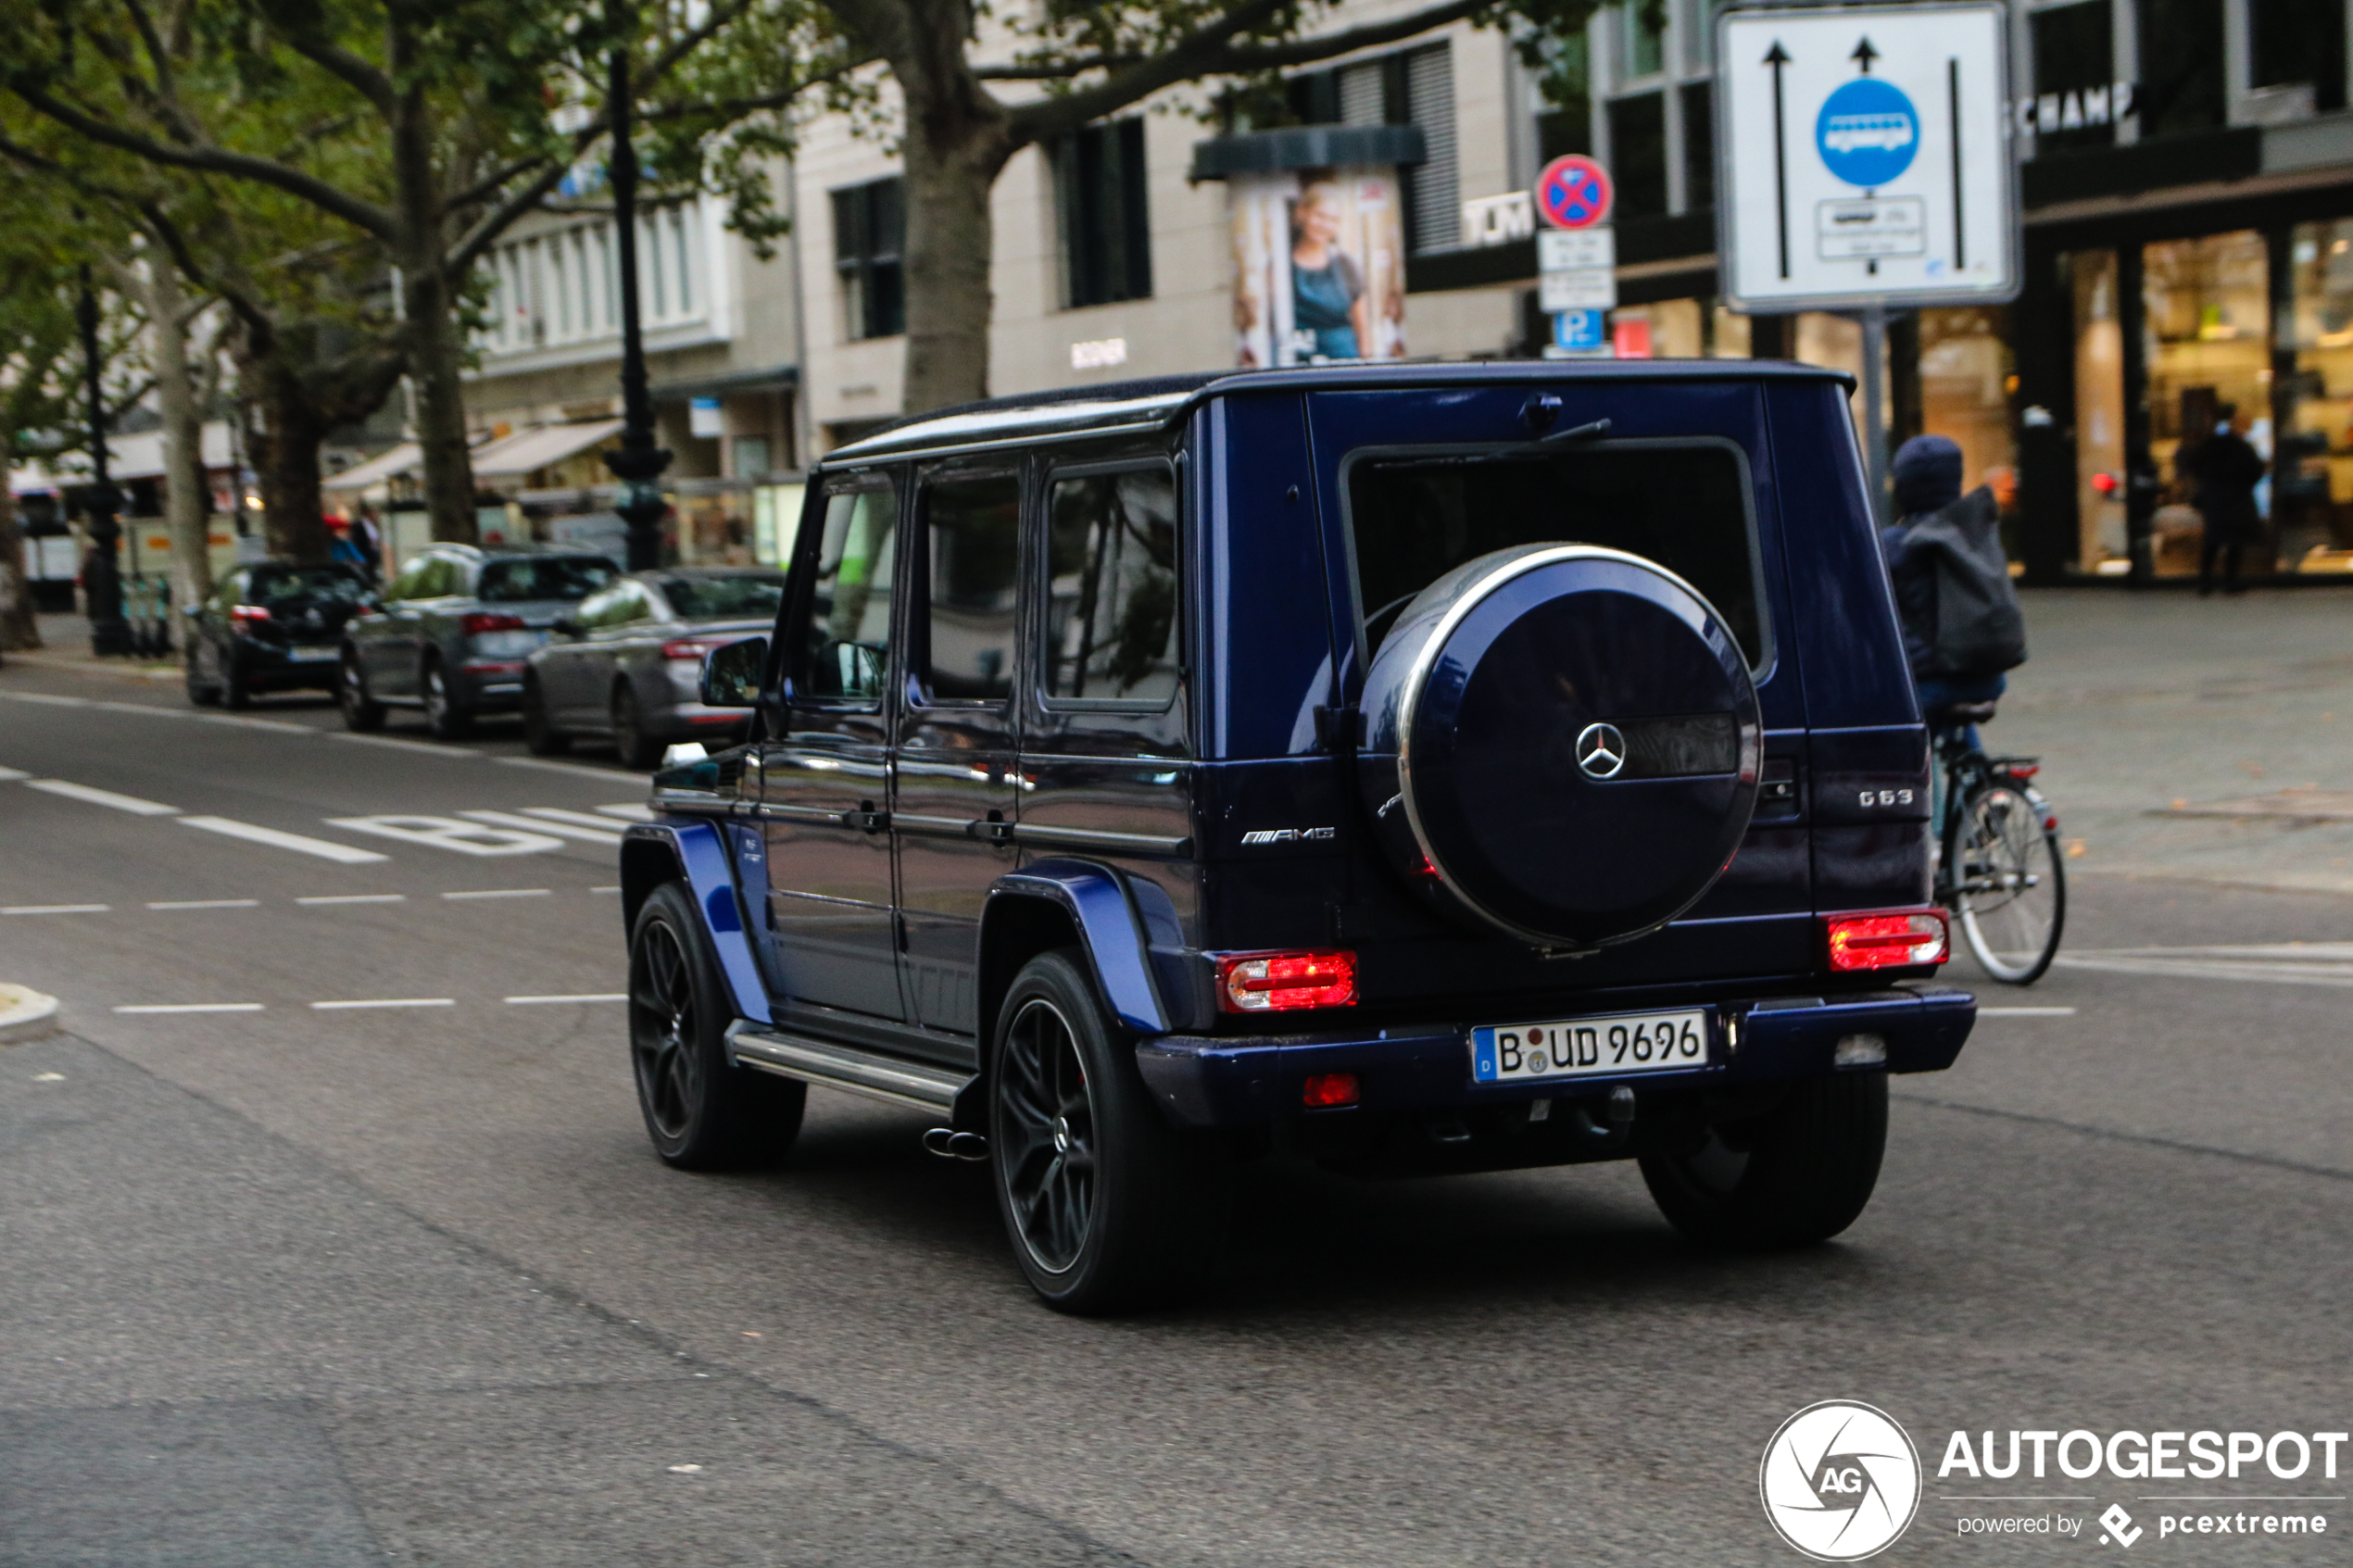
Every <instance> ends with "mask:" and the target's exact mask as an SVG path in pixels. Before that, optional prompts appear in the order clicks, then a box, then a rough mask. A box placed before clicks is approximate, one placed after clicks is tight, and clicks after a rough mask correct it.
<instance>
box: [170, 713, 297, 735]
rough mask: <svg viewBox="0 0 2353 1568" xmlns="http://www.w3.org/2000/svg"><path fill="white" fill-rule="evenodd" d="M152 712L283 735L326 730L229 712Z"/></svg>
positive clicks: (200, 722)
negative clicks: (270, 731) (239, 715)
mask: <svg viewBox="0 0 2353 1568" xmlns="http://www.w3.org/2000/svg"><path fill="white" fill-rule="evenodd" d="M147 711H148V712H150V713H165V714H170V717H172V718H174V719H181V718H187V719H193V720H195V721H196V722H197V723H199V724H227V725H230V726H232V727H233V728H235V729H240V730H274V731H275V732H277V733H278V734H282V735H316V734H324V733H325V732H323V731H321V730H314V729H312V728H311V727H310V726H309V725H308V724H289V723H286V722H284V721H283V720H278V719H239V718H236V717H234V716H233V715H231V714H227V713H187V714H181V713H172V712H171V710H170V709H168V708H151V709H147Z"/></svg>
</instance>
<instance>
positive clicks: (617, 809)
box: [597, 800, 654, 822]
mask: <svg viewBox="0 0 2353 1568" xmlns="http://www.w3.org/2000/svg"><path fill="white" fill-rule="evenodd" d="M597 809H598V810H599V811H602V812H603V813H604V814H605V815H606V816H608V817H626V818H627V819H629V821H631V822H652V821H653V820H654V813H653V809H652V808H651V807H649V806H640V805H639V804H637V802H635V801H634V800H624V801H623V802H622V803H621V804H620V805H618V806H599V807H598V808H597Z"/></svg>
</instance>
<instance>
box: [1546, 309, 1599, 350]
mask: <svg viewBox="0 0 2353 1568" xmlns="http://www.w3.org/2000/svg"><path fill="white" fill-rule="evenodd" d="M1605 314H1607V312H1605V311H1601V310H1555V311H1554V312H1553V345H1554V347H1556V348H1582V349H1595V348H1604V347H1606V346H1608V344H1609V334H1608V332H1607V331H1606V330H1605V329H1604V325H1603V321H1602V318H1603V317H1604V315H1605Z"/></svg>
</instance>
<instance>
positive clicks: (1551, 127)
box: [1536, 31, 1593, 168]
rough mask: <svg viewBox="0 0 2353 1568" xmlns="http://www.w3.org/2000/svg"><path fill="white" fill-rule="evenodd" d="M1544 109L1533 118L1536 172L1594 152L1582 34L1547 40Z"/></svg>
mask: <svg viewBox="0 0 2353 1568" xmlns="http://www.w3.org/2000/svg"><path fill="white" fill-rule="evenodd" d="M1538 90H1539V92H1540V93H1541V94H1542V102H1543V107H1541V108H1540V109H1539V110H1538V111H1537V115H1536V160H1537V165H1538V167H1539V168H1541V167H1542V166H1543V165H1545V164H1548V163H1550V162H1552V161H1553V159H1554V158H1556V157H1566V156H1567V155H1568V154H1570V153H1590V152H1592V150H1593V82H1592V69H1590V56H1589V54H1588V46H1587V43H1586V37H1585V34H1584V33H1583V32H1581V31H1580V32H1574V33H1571V34H1569V35H1568V36H1567V37H1566V38H1553V39H1549V40H1548V41H1547V42H1546V44H1545V46H1544V69H1543V73H1542V75H1541V78H1540V79H1539V88H1538Z"/></svg>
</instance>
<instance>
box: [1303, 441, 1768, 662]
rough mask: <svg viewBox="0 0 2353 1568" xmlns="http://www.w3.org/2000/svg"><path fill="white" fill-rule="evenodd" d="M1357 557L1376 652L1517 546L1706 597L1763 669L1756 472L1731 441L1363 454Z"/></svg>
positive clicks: (1353, 520) (1352, 480) (1354, 480)
mask: <svg viewBox="0 0 2353 1568" xmlns="http://www.w3.org/2000/svg"><path fill="white" fill-rule="evenodd" d="M1345 484H1346V489H1347V493H1348V521H1349V547H1350V552H1351V554H1352V555H1353V563H1352V564H1353V567H1354V570H1355V573H1356V602H1357V613H1358V614H1359V615H1360V616H1361V617H1362V618H1363V621H1362V624H1363V625H1364V628H1365V651H1366V653H1367V655H1368V656H1369V655H1370V654H1371V653H1372V652H1374V651H1376V650H1378V648H1379V646H1380V644H1381V639H1382V638H1383V637H1384V636H1385V635H1387V634H1388V632H1389V629H1390V626H1392V625H1393V624H1395V622H1396V620H1397V613H1398V611H1400V610H1402V609H1403V608H1404V607H1405V605H1406V604H1407V603H1408V602H1409V601H1410V600H1412V598H1413V596H1415V595H1416V594H1418V593H1420V592H1421V591H1422V590H1423V589H1424V588H1426V587H1428V586H1429V584H1430V583H1433V582H1435V581H1437V579H1439V578H1440V577H1441V576H1443V575H1444V574H1445V573H1447V572H1448V571H1453V569H1454V568H1455V567H1458V566H1460V565H1462V564H1463V563H1464V562H1465V561H1467V560H1475V559H1477V558H1478V557H1480V556H1483V555H1486V554H1487V553H1488V552H1490V551H1491V550H1504V549H1509V548H1511V547H1512V546H1516V545H1537V544H1574V545H1601V546H1607V547H1608V548H1610V549H1613V550H1624V551H1626V552H1627V553H1628V554H1629V555H1637V556H1642V557H1643V558H1646V559H1649V560H1654V561H1656V562H1657V563H1658V564H1659V565H1661V566H1663V567H1665V568H1667V570H1668V571H1672V572H1674V573H1675V574H1676V575H1677V576H1679V577H1681V578H1682V579H1684V580H1685V581H1686V582H1688V583H1691V584H1692V586H1693V587H1695V588H1697V589H1698V590H1699V591H1700V592H1701V593H1702V594H1704V595H1705V596H1706V597H1707V601H1708V603H1710V604H1712V605H1714V606H1715V607H1716V609H1717V612H1718V614H1720V615H1721V616H1722V617H1723V618H1724V621H1725V625H1726V627H1727V628H1728V629H1729V630H1730V632H1731V633H1732V635H1733V636H1734V637H1735V638H1737V639H1738V640H1739V642H1740V646H1741V651H1742V652H1743V654H1745V655H1746V656H1747V658H1748V662H1749V664H1750V666H1751V668H1755V669H1761V668H1762V667H1763V665H1764V661H1765V626H1764V620H1763V614H1762V611H1761V610H1760V608H1758V601H1759V588H1758V584H1759V583H1760V582H1761V580H1762V573H1761V571H1760V570H1759V567H1758V563H1757V558H1756V530H1755V523H1754V521H1753V517H1752V513H1751V509H1750V501H1749V485H1748V470H1747V464H1746V462H1745V460H1744V459H1743V456H1742V453H1741V450H1740V448H1739V447H1738V446H1737V445H1733V444H1732V443H1731V442H1729V441H1716V440H1688V441H1684V440H1671V441H1606V442H1594V443H1592V444H1591V445H1578V446H1571V447H1568V448H1567V449H1565V450H1547V449H1545V448H1543V447H1541V446H1537V447H1472V446H1463V447H1452V448H1430V447H1420V448H1415V449H1412V450H1397V451H1388V452H1384V451H1378V450H1376V451H1361V452H1358V453H1355V454H1353V456H1352V457H1351V458H1350V459H1349V462H1348V465H1347V470H1346V479H1345Z"/></svg>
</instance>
